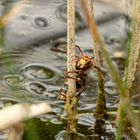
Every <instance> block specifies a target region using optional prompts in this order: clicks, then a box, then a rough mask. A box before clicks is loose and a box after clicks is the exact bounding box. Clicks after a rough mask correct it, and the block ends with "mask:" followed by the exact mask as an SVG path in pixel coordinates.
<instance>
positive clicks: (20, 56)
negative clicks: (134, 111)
mask: <svg viewBox="0 0 140 140" xmlns="http://www.w3.org/2000/svg"><path fill="white" fill-rule="evenodd" d="M17 2H19V1H17V0H7V1H4V0H3V1H1V2H0V11H1V15H2V13H3V11H4V10H5V9H8V8H9V7H11V6H12V5H15V4H17ZM94 8H95V19H96V22H97V25H98V27H99V31H100V34H101V37H102V39H103V41H104V43H105V45H106V48H107V50H108V51H109V54H110V57H111V58H112V61H113V63H114V66H115V67H116V69H117V70H118V71H119V72H120V74H121V75H122V76H123V71H124V66H125V58H126V42H127V39H128V36H129V33H130V31H129V21H128V18H127V17H125V16H124V15H123V14H122V13H121V12H120V11H119V10H118V9H115V8H113V7H112V6H109V5H106V4H103V3H101V2H99V1H95V7H94ZM59 40H64V41H66V0H59V1H58V0H46V1H44V0H33V1H31V2H30V3H28V4H25V8H24V9H23V10H22V11H21V12H19V13H18V14H16V15H15V16H14V18H13V19H11V21H10V22H9V24H8V25H7V26H6V28H5V48H4V51H3V53H2V54H1V55H0V79H1V80H0V88H1V90H0V101H1V108H2V107H3V106H4V105H3V104H6V103H9V102H12V103H17V102H18V103H21V102H30V103H37V102H42V101H43V102H48V103H49V104H50V105H51V106H52V108H53V111H52V112H51V113H49V114H45V115H42V116H40V117H39V120H41V122H40V121H39V120H36V119H35V120H34V121H35V122H37V124H39V125H40V126H42V127H43V128H44V130H45V132H46V135H45V137H42V138H40V139H44V138H45V139H57V140H62V136H63V133H65V132H63V131H61V130H64V129H65V127H66V122H65V121H66V112H65V111H64V104H65V103H64V102H63V101H62V100H60V98H59V90H60V88H62V86H63V83H64V81H65V74H64V70H66V55H65V54H62V53H59V52H53V51H51V50H50V48H52V47H54V42H55V41H59ZM76 44H77V45H79V46H80V47H81V49H82V50H83V52H84V53H86V54H88V55H90V56H92V38H91V36H90V33H89V31H88V28H87V26H86V22H85V18H84V15H83V13H82V10H81V8H80V5H79V3H78V2H77V3H76ZM57 47H60V48H62V49H64V50H66V44H61V43H59V44H58V45H57ZM102 68H103V69H104V71H105V73H108V72H107V69H106V68H105V65H104V64H103V66H102ZM88 75H89V82H88V85H87V87H86V90H85V91H84V92H83V93H82V95H81V97H80V100H79V105H78V111H79V116H80V117H79V121H78V123H79V126H80V129H81V132H82V133H85V135H88V138H87V139H92V137H90V135H91V133H93V125H94V123H95V118H94V117H93V115H92V113H93V111H94V110H95V106H96V104H95V103H96V99H97V92H96V89H97V75H96V73H95V71H94V70H91V71H90V72H89V74H88ZM114 87H115V84H114V82H113V81H111V80H110V79H108V78H106V83H105V91H106V100H107V108H108V110H116V107H117V103H118V100H119V95H118V93H117V91H116V90H115V88H114ZM134 106H136V107H137V106H138V105H137V104H136V103H134ZM106 123H107V125H106V127H107V129H108V133H109V132H110V131H113V132H114V131H115V130H114V129H113V127H112V126H111V125H110V123H109V122H106ZM44 124H45V125H44ZM54 127H55V128H56V129H55V130H54V131H55V132H52V133H51V132H50V129H52V128H54ZM87 130H88V131H87ZM109 130H110V131H109ZM43 132H44V131H43ZM43 132H40V133H43ZM45 132H44V133H45ZM58 133H59V134H58ZM47 134H48V135H47ZM57 134H58V135H57ZM3 137H4V135H1V139H3ZM25 137H26V136H25ZM101 138H102V139H109V138H106V137H105V136H101ZM26 139H29V138H26ZM110 139H114V137H113V135H111V136H110Z"/></svg>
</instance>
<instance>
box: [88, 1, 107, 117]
mask: <svg viewBox="0 0 140 140" xmlns="http://www.w3.org/2000/svg"><path fill="white" fill-rule="evenodd" d="M88 9H89V16H90V18H91V19H94V9H93V0H88ZM89 27H90V31H91V32H92V31H93V30H92V23H91V22H90V26H89ZM92 34H93V32H92ZM92 41H93V54H94V61H95V63H96V64H97V66H98V67H99V69H98V70H97V76H98V98H97V102H96V113H95V115H96V116H97V117H98V118H99V117H104V116H106V102H105V91H104V75H103V73H102V71H101V70H100V55H99V50H98V44H97V40H96V38H92Z"/></svg>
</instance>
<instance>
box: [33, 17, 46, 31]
mask: <svg viewBox="0 0 140 140" xmlns="http://www.w3.org/2000/svg"><path fill="white" fill-rule="evenodd" d="M33 25H34V26H35V27H37V28H39V29H44V28H46V27H48V21H47V19H46V18H44V17H36V18H34V21H33Z"/></svg>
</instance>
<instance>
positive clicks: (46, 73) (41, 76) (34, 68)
mask: <svg viewBox="0 0 140 140" xmlns="http://www.w3.org/2000/svg"><path fill="white" fill-rule="evenodd" d="M20 71H21V72H22V73H23V75H24V76H25V77H26V78H28V79H33V80H38V81H42V82H52V83H53V81H55V80H56V79H58V75H59V73H60V72H59V71H58V70H57V69H56V68H54V67H52V66H51V65H45V64H41V63H36V64H35V63H34V64H28V65H26V66H24V67H22V68H21V70H20Z"/></svg>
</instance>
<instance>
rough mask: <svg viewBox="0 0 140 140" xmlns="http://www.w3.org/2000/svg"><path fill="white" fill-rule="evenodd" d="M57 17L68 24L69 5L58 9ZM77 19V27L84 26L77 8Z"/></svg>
mask: <svg viewBox="0 0 140 140" xmlns="http://www.w3.org/2000/svg"><path fill="white" fill-rule="evenodd" d="M56 17H57V18H58V19H59V20H61V21H62V22H64V23H66V22H67V5H66V4H63V5H61V6H60V7H58V9H57V11H56ZM75 18H76V26H79V25H83V24H84V23H83V20H82V17H81V15H80V12H79V9H78V7H76V8H75Z"/></svg>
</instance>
